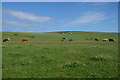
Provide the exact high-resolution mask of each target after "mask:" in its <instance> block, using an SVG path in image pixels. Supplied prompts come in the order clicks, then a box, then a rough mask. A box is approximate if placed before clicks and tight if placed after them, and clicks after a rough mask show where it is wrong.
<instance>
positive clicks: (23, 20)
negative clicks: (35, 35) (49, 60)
mask: <svg viewBox="0 0 120 80" xmlns="http://www.w3.org/2000/svg"><path fill="white" fill-rule="evenodd" d="M2 31H10V32H56V31H92V32H118V3H117V2H2Z"/></svg>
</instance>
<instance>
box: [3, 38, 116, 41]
mask: <svg viewBox="0 0 120 80" xmlns="http://www.w3.org/2000/svg"><path fill="white" fill-rule="evenodd" d="M66 39H68V38H66V37H64V38H62V40H61V41H64V40H66ZM28 40H29V38H23V39H22V40H21V42H27V41H28ZM87 40H88V39H87ZM93 40H95V41H110V42H115V41H116V39H112V38H109V39H99V38H93ZM6 41H10V38H5V39H3V42H6ZM69 41H75V39H69Z"/></svg>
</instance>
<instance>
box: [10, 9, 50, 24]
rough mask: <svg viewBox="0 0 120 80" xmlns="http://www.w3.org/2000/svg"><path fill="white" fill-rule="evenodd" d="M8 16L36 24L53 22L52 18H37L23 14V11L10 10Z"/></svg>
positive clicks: (33, 15) (29, 14)
mask: <svg viewBox="0 0 120 80" xmlns="http://www.w3.org/2000/svg"><path fill="white" fill-rule="evenodd" d="M8 14H10V15H12V16H14V17H16V18H19V19H23V20H29V21H34V22H46V21H49V20H52V18H51V17H46V16H37V15H35V14H31V13H27V12H22V11H13V10H8Z"/></svg>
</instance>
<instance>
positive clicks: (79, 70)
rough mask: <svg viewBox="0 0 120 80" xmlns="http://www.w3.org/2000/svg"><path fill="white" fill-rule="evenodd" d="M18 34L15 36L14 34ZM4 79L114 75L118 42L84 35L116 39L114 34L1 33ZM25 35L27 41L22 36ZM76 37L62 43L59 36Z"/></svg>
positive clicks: (110, 76)
mask: <svg viewBox="0 0 120 80" xmlns="http://www.w3.org/2000/svg"><path fill="white" fill-rule="evenodd" d="M15 34H17V35H15ZM2 37H3V38H5V37H10V38H11V41H10V42H4V43H2V51H3V55H2V57H3V60H2V73H3V74H2V75H3V76H2V77H3V78H116V77H118V64H117V63H118V56H117V55H118V42H102V41H99V42H96V41H94V40H85V38H95V37H97V38H116V39H117V34H114V33H85V32H73V34H72V35H68V34H58V33H45V34H33V33H17V32H3V36H2ZM24 37H28V38H29V39H30V40H29V42H26V43H22V42H21V39H22V38H24ZM63 37H67V38H69V39H70V38H72V39H76V40H75V41H73V42H69V41H68V40H66V41H64V42H62V41H61V38H63Z"/></svg>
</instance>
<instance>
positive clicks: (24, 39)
mask: <svg viewBox="0 0 120 80" xmlns="http://www.w3.org/2000/svg"><path fill="white" fill-rule="evenodd" d="M28 40H29V39H28V38H23V39H22V41H21V42H27V41H28Z"/></svg>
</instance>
